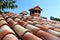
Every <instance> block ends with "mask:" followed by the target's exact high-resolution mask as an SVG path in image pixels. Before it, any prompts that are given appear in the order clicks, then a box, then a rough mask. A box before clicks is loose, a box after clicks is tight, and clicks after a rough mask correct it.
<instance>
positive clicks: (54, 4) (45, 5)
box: [9, 0, 60, 18]
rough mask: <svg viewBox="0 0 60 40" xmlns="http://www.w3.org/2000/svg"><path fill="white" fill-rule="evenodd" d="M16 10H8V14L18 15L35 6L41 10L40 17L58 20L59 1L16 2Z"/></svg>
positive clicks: (27, 0)
mask: <svg viewBox="0 0 60 40" xmlns="http://www.w3.org/2000/svg"><path fill="white" fill-rule="evenodd" d="M16 4H17V5H18V8H15V9H12V10H11V9H10V10H9V11H10V12H15V13H17V14H19V13H20V12H22V11H27V12H28V13H29V11H28V10H29V9H30V8H33V7H35V6H40V7H41V8H42V9H43V10H42V13H41V16H44V17H47V18H49V17H50V16H53V17H57V18H60V0H17V2H16Z"/></svg>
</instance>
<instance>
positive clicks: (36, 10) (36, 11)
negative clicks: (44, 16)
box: [29, 6, 42, 17]
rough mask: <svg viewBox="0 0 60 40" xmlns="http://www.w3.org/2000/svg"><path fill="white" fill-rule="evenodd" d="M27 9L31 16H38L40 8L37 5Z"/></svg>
mask: <svg viewBox="0 0 60 40" xmlns="http://www.w3.org/2000/svg"><path fill="white" fill-rule="evenodd" d="M29 11H30V15H31V16H35V17H39V16H40V14H41V11H42V9H41V8H40V7H39V6H36V7H34V8H31V9H29Z"/></svg>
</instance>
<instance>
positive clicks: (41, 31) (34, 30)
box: [0, 15, 60, 40]
mask: <svg viewBox="0 0 60 40" xmlns="http://www.w3.org/2000/svg"><path fill="white" fill-rule="evenodd" d="M3 17H4V18H5V19H4V18H2V16H0V18H1V19H0V23H1V24H0V27H1V28H0V30H1V32H0V35H1V36H0V38H1V39H2V40H7V39H8V40H18V38H17V37H16V36H17V35H18V36H19V38H22V40H60V38H59V36H58V35H56V34H55V35H56V36H58V37H56V36H54V35H52V34H50V33H48V32H50V31H48V32H45V31H47V30H48V29H46V28H43V27H41V25H39V26H38V27H40V28H38V27H35V26H33V25H30V24H28V23H27V22H25V21H22V20H20V19H19V18H15V19H14V20H15V21H16V22H15V21H14V20H13V19H12V18H11V17H9V16H5V15H3ZM5 20H6V21H7V23H8V24H9V25H8V24H7V23H6V21H5ZM9 27H11V28H12V29H13V30H14V31H15V32H14V31H12V29H11V28H9ZM28 29H29V30H28ZM52 33H53V32H52ZM7 34H8V35H7Z"/></svg>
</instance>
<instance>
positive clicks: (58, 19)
mask: <svg viewBox="0 0 60 40" xmlns="http://www.w3.org/2000/svg"><path fill="white" fill-rule="evenodd" d="M50 19H51V20H55V21H60V18H55V17H52V16H51V17H50Z"/></svg>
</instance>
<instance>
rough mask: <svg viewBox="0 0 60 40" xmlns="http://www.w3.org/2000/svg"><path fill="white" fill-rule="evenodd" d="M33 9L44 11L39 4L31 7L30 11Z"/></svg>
mask: <svg viewBox="0 0 60 40" xmlns="http://www.w3.org/2000/svg"><path fill="white" fill-rule="evenodd" d="M31 10H41V11H42V9H41V8H40V7H39V6H35V7H34V8H31V9H29V11H31Z"/></svg>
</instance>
